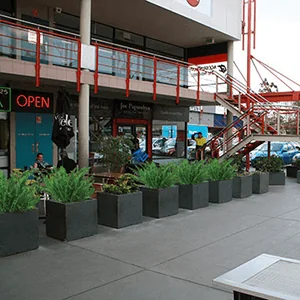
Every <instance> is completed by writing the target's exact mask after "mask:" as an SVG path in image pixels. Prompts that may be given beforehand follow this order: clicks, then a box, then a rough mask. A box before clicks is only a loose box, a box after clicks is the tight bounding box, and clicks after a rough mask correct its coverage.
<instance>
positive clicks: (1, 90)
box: [0, 87, 11, 112]
mask: <svg viewBox="0 0 300 300" xmlns="http://www.w3.org/2000/svg"><path fill="white" fill-rule="evenodd" d="M10 111H11V89H10V88H8V87H0V112H10Z"/></svg>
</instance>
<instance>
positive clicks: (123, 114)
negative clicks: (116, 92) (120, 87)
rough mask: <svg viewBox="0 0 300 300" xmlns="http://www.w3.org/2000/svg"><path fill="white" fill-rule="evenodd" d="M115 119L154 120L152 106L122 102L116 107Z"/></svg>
mask: <svg viewBox="0 0 300 300" xmlns="http://www.w3.org/2000/svg"><path fill="white" fill-rule="evenodd" d="M115 117H116V118H122V119H141V120H151V119H152V105H150V104H147V103H140V102H130V101H120V102H117V103H116V106H115Z"/></svg>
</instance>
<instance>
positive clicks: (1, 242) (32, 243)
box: [0, 209, 39, 256]
mask: <svg viewBox="0 0 300 300" xmlns="http://www.w3.org/2000/svg"><path fill="white" fill-rule="evenodd" d="M38 247H39V211H38V209H33V210H30V211H27V212H22V213H21V212H13V213H1V214H0V256H7V255H12V254H16V253H20V252H25V251H29V250H34V249H37V248H38Z"/></svg>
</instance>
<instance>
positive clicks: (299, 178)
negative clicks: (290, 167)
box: [297, 171, 300, 183]
mask: <svg viewBox="0 0 300 300" xmlns="http://www.w3.org/2000/svg"><path fill="white" fill-rule="evenodd" d="M297 183H300V171H298V172H297Z"/></svg>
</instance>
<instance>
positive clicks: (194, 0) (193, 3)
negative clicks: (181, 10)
mask: <svg viewBox="0 0 300 300" xmlns="http://www.w3.org/2000/svg"><path fill="white" fill-rule="evenodd" d="M186 1H187V3H188V4H189V5H190V6H193V7H197V6H198V5H199V4H200V0H186Z"/></svg>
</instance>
